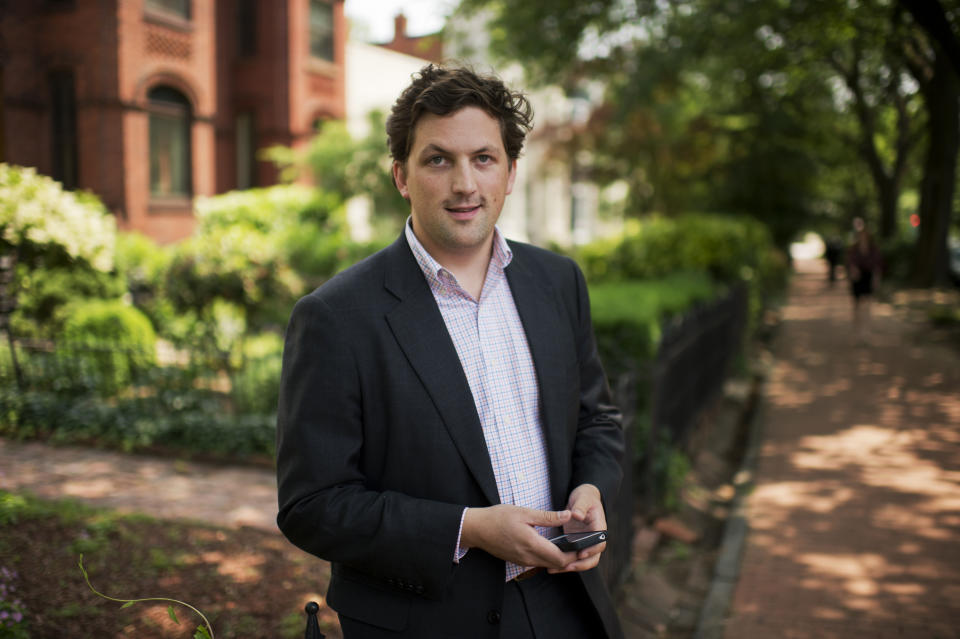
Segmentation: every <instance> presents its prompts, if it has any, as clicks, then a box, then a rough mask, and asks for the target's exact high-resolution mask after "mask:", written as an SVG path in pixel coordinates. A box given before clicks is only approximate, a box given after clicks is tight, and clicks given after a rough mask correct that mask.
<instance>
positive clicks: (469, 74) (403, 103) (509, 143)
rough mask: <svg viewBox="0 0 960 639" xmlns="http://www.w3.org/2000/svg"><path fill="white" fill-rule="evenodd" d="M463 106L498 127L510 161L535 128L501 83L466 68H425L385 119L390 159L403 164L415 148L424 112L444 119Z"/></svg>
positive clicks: (523, 102) (522, 103) (522, 101)
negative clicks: (472, 108) (474, 109)
mask: <svg viewBox="0 0 960 639" xmlns="http://www.w3.org/2000/svg"><path fill="white" fill-rule="evenodd" d="M467 106H475V107H479V108H481V109H483V110H484V111H486V112H487V113H488V114H489V115H490V117H492V118H494V119H496V120H498V121H499V122H500V135H501V137H502V138H503V147H504V149H506V152H507V156H508V157H509V158H510V159H511V160H516V159H517V158H518V157H519V156H520V151H521V150H522V149H523V140H524V138H526V136H527V132H528V131H529V130H530V129H531V128H532V126H533V109H532V108H531V106H530V102H529V101H528V100H527V98H526V97H525V96H524V95H523V94H522V93H520V92H517V91H510V90H509V89H508V88H507V87H506V86H505V85H504V84H503V81H502V80H500V78H498V77H496V76H493V75H489V76H483V75H479V74H477V73H476V72H474V71H473V70H472V69H468V68H465V67H459V68H450V69H447V68H443V67H440V66H437V65H434V64H428V65H427V66H425V67H423V68H422V69H420V72H419V73H417V74H415V75H414V76H413V82H412V83H411V84H410V86H408V87H407V88H406V89H404V91H403V93H401V94H400V97H399V98H397V101H396V103H395V104H394V105H393V109H392V110H391V111H390V117H388V118H387V145H388V146H389V147H390V155H391V156H392V157H393V159H394V160H396V161H398V162H400V163H406V161H407V157H408V156H409V155H410V148H411V147H412V146H413V133H414V129H415V128H416V125H417V121H418V120H419V119H420V116H422V115H423V113H424V112H428V113H433V114H434V115H448V114H450V113H453V112H455V111H458V110H460V109H462V108H463V107H467Z"/></svg>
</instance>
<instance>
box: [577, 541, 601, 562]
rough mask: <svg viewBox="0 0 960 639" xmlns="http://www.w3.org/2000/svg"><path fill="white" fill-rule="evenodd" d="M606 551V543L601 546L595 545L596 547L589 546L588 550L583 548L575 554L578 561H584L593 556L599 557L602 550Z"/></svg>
mask: <svg viewBox="0 0 960 639" xmlns="http://www.w3.org/2000/svg"><path fill="white" fill-rule="evenodd" d="M606 549H607V544H606V542H604V543H602V544H597V545H596V546H590V547H589V548H584V549H583V550H581V551H580V552H579V553H578V554H577V558H578V559H586V558H587V557H592V556H594V555H599V554H600V553H602V552H603V551H604V550H606Z"/></svg>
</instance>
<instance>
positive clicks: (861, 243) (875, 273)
mask: <svg viewBox="0 0 960 639" xmlns="http://www.w3.org/2000/svg"><path fill="white" fill-rule="evenodd" d="M853 231H854V239H853V244H851V245H850V247H849V248H848V249H847V276H848V277H849V278H850V294H851V295H852V297H853V327H854V333H855V334H856V337H857V339H858V340H863V339H864V338H866V336H867V334H868V333H869V330H870V302H871V299H872V297H873V294H874V292H875V291H876V290H877V289H878V288H879V286H880V277H881V275H882V272H883V257H882V255H881V254H880V247H879V246H878V245H877V242H876V240H875V239H874V238H873V235H872V234H871V233H870V231H869V230H867V225H866V222H864V221H863V218H859V217H858V218H855V219H854V220H853Z"/></svg>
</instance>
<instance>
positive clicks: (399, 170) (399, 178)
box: [393, 160, 410, 200]
mask: <svg viewBox="0 0 960 639" xmlns="http://www.w3.org/2000/svg"><path fill="white" fill-rule="evenodd" d="M393 183H394V184H395V185H396V186H397V190H398V191H400V195H402V196H403V199H405V200H409V199H410V191H409V190H407V172H406V169H404V167H403V163H402V162H399V161H397V160H394V161H393Z"/></svg>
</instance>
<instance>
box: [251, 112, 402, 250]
mask: <svg viewBox="0 0 960 639" xmlns="http://www.w3.org/2000/svg"><path fill="white" fill-rule="evenodd" d="M367 117H368V120H369V130H370V133H369V134H368V135H367V136H366V137H364V138H362V139H359V140H355V139H354V138H353V136H351V135H350V132H349V131H348V130H347V126H346V124H345V123H344V122H340V121H333V122H325V123H324V124H323V125H322V128H321V129H320V130H319V131H318V132H317V135H315V136H314V137H313V139H312V140H311V141H310V144H309V145H308V146H307V147H306V148H305V149H303V150H302V151H298V150H295V149H291V148H289V147H272V148H270V149H268V150H267V151H266V157H267V158H268V159H271V160H273V161H274V162H275V163H276V164H277V165H278V166H280V167H281V169H282V176H283V177H284V179H285V180H287V181H295V180H298V179H301V178H308V179H309V180H310V181H311V182H312V183H313V184H314V186H316V187H317V188H318V189H319V190H320V191H322V192H323V193H327V194H331V195H334V196H336V197H337V198H339V199H340V201H341V202H346V201H347V200H348V199H350V198H352V197H354V196H366V197H368V198H369V199H370V203H371V207H372V213H373V216H374V226H375V227H378V228H377V230H378V231H379V232H380V234H383V235H388V236H390V237H393V236H394V235H395V234H396V233H397V232H398V231H399V229H400V227H401V225H402V222H403V220H405V219H406V217H407V215H408V214H409V212H410V207H409V205H408V204H407V203H406V202H405V201H404V200H403V198H402V197H401V196H400V194H399V192H398V191H397V188H396V186H394V184H393V177H392V173H391V170H390V165H391V162H390V156H389V153H388V150H387V138H386V133H385V132H384V131H385V126H386V125H385V118H384V115H383V113H382V112H380V111H376V110H375V111H371V112H370V113H369V114H368V116H367Z"/></svg>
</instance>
